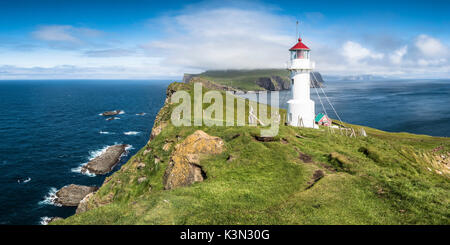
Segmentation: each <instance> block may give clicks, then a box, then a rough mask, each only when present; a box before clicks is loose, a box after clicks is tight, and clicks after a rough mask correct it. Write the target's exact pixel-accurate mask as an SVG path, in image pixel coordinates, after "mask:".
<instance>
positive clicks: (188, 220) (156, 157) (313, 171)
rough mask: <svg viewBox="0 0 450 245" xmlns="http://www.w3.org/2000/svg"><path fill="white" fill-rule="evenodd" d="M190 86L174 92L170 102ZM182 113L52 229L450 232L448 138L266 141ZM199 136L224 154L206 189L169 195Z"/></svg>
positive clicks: (252, 132)
mask: <svg viewBox="0 0 450 245" xmlns="http://www.w3.org/2000/svg"><path fill="white" fill-rule="evenodd" d="M207 74H209V75H211V74H212V75H214V76H219V74H220V76H221V77H225V76H227V73H226V72H225V73H214V72H213V73H207ZM235 75H236V73H234V74H233V76H235ZM192 87H193V85H192V84H184V83H173V84H171V85H170V86H169V88H168V95H170V94H171V93H172V92H174V91H176V90H186V91H188V92H189V93H190V94H191V95H192V93H193V92H192V90H193V89H192ZM166 102H167V101H166ZM246 103H247V108H248V101H247V102H246ZM175 106H176V105H175V104H170V103H166V104H165V106H164V107H163V108H162V109H161V111H160V112H159V114H158V116H157V118H156V120H155V125H154V128H153V132H152V139H151V140H150V141H149V142H148V144H147V145H146V146H144V147H143V148H142V149H141V150H140V151H139V152H138V153H137V154H136V155H135V156H133V157H132V158H131V159H130V160H129V161H128V162H127V163H126V164H125V165H123V166H122V167H121V168H120V170H118V171H117V172H115V173H114V174H113V175H112V176H110V177H108V178H107V179H106V180H105V183H104V184H103V186H102V187H101V188H100V189H99V191H98V192H96V193H95V195H94V196H93V197H92V198H90V199H89V201H88V209H89V210H88V211H87V212H84V213H81V214H76V215H73V216H71V217H69V218H67V219H64V220H58V221H55V222H52V223H51V224H71V225H72V224H450V210H449V208H448V207H449V200H450V181H449V177H450V175H449V171H448V170H449V169H448V166H449V164H450V163H449V161H448V160H449V157H450V154H449V151H450V139H449V138H439V137H431V136H426V135H414V134H409V133H388V132H383V131H380V130H376V129H372V128H368V127H363V128H364V129H365V131H366V132H367V134H368V137H361V136H358V137H356V138H355V137H352V138H350V137H347V136H345V135H341V134H339V133H338V132H334V133H332V132H331V131H329V130H326V129H325V128H321V129H319V130H317V129H306V128H297V127H291V126H284V125H281V126H280V132H279V134H278V135H277V136H276V137H275V138H274V141H271V142H262V141H259V140H257V138H256V137H255V136H257V135H259V132H260V129H261V126H257V127H251V126H243V127H219V126H211V127H207V126H201V127H196V126H183V127H175V126H173V125H172V124H171V122H170V113H171V111H172V110H173V109H174V107H175ZM204 107H205V108H206V107H208V105H207V104H205V105H204ZM247 111H248V110H247ZM225 113H226V111H225ZM281 114H282V118H283V116H284V115H285V111H282V112H281ZM345 125H347V126H351V127H353V128H355V129H359V128H361V126H357V125H349V124H345ZM196 130H203V131H204V132H206V133H207V134H209V135H211V136H218V137H220V138H221V139H222V140H223V141H224V151H223V152H222V153H220V154H218V155H211V156H207V157H205V158H202V159H201V161H200V165H201V167H202V170H203V171H204V172H205V174H206V179H205V180H204V181H203V182H196V183H194V184H192V185H190V186H185V187H178V188H175V189H172V190H164V187H163V178H164V173H165V170H166V168H167V166H168V164H169V162H170V161H171V154H172V153H173V151H174V149H175V146H176V145H178V144H179V143H180V142H183V140H184V139H186V138H187V137H188V136H189V135H191V134H193V133H194V132H195V131H196ZM139 163H145V167H139ZM142 177H145V180H144V181H139V179H140V178H142ZM141 180H142V179H141Z"/></svg>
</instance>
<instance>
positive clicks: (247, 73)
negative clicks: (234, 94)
mask: <svg viewBox="0 0 450 245" xmlns="http://www.w3.org/2000/svg"><path fill="white" fill-rule="evenodd" d="M199 76H200V77H202V78H205V79H208V80H210V81H212V82H215V83H218V84H221V85H226V86H230V87H233V88H237V89H239V90H244V91H251V90H253V91H258V90H265V89H264V88H262V87H260V86H258V85H257V84H256V80H257V79H258V78H260V77H271V76H280V77H282V78H285V79H286V82H289V80H290V78H289V72H288V70H286V69H256V70H228V71H206V72H204V73H201V74H200V75H199Z"/></svg>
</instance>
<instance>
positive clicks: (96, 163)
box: [81, 145, 128, 174]
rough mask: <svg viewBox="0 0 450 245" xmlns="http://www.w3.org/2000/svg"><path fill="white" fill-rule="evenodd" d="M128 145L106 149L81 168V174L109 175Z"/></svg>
mask: <svg viewBox="0 0 450 245" xmlns="http://www.w3.org/2000/svg"><path fill="white" fill-rule="evenodd" d="M127 146H128V145H113V146H110V147H108V148H107V149H106V151H105V152H104V153H103V154H101V155H100V156H98V157H96V158H94V159H92V160H91V161H90V162H88V163H87V164H86V165H84V166H83V167H82V168H81V172H83V173H85V172H87V171H89V172H90V173H93V174H106V173H109V172H110V171H111V170H112V169H113V167H114V166H115V165H116V164H117V163H118V162H119V160H120V157H121V156H122V154H124V153H125V151H126V147H127Z"/></svg>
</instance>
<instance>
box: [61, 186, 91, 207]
mask: <svg viewBox="0 0 450 245" xmlns="http://www.w3.org/2000/svg"><path fill="white" fill-rule="evenodd" d="M97 189H98V187H95V186H84V185H74V184H71V185H68V186H64V187H63V188H61V189H60V190H59V191H57V192H56V199H55V203H59V204H61V205H63V206H70V207H76V206H78V204H79V203H80V201H81V200H83V198H84V197H85V196H87V195H88V194H89V193H92V192H94V191H96V190H97Z"/></svg>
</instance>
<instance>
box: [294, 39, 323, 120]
mask: <svg viewBox="0 0 450 245" xmlns="http://www.w3.org/2000/svg"><path fill="white" fill-rule="evenodd" d="M289 51H290V52H291V62H290V66H289V68H288V69H289V70H290V71H291V96H292V97H291V98H292V99H290V100H289V101H288V102H287V103H288V120H287V121H288V124H289V125H291V126H298V127H308V128H317V127H318V126H317V125H315V123H314V117H315V113H314V101H312V100H311V98H310V96H309V92H310V84H311V81H310V72H311V71H312V69H314V66H315V64H314V62H312V61H310V60H309V52H310V51H311V50H310V49H309V48H308V47H307V46H306V45H305V44H303V43H302V39H301V38H299V39H298V43H297V44H295V45H294V46H293V47H292V48H291V49H289Z"/></svg>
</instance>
